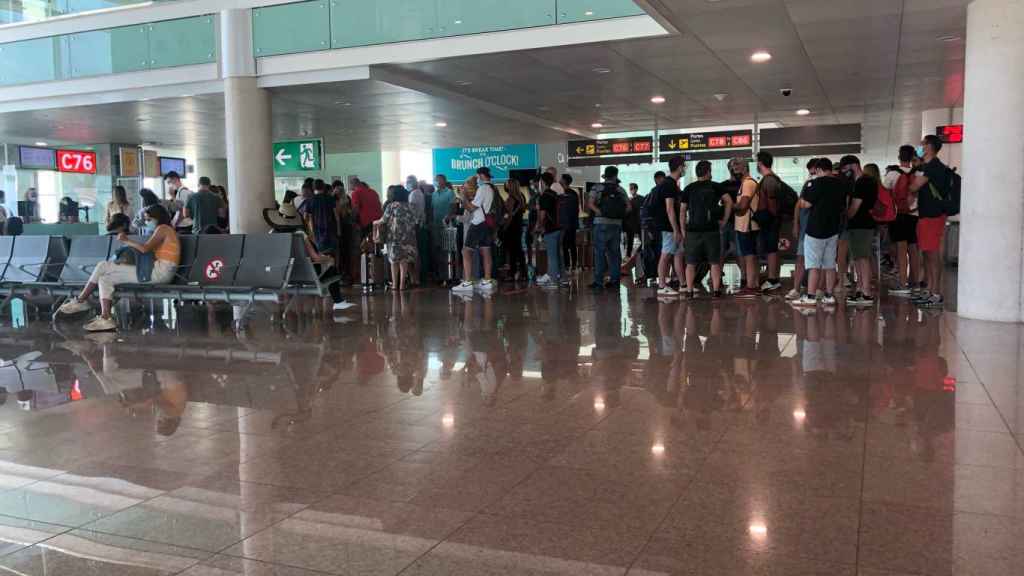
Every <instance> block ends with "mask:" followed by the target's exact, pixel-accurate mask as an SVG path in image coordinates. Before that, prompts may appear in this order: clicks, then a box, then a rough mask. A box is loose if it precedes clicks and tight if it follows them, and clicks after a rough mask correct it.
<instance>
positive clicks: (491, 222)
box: [452, 166, 501, 296]
mask: <svg viewBox="0 0 1024 576" xmlns="http://www.w3.org/2000/svg"><path fill="white" fill-rule="evenodd" d="M476 177H477V181H478V182H479V183H480V187H479V188H478V189H477V191H476V195H475V196H473V199H472V200H471V201H469V202H468V203H467V204H466V212H468V213H469V214H470V216H469V229H468V230H466V239H465V241H464V242H463V248H462V284H459V285H458V286H455V287H454V288H452V292H455V293H463V294H472V293H473V292H474V291H477V292H480V293H482V294H483V295H485V296H486V295H489V294H492V293H493V292H494V290H495V289H496V288H497V287H498V285H497V283H496V282H495V281H494V280H493V278H492V277H491V271H492V268H493V256H492V255H491V247H492V246H494V234H495V231H496V230H497V229H498V224H499V223H500V222H498V216H499V215H500V214H501V213H500V208H498V207H497V206H496V205H497V204H501V197H499V196H498V193H497V190H495V189H494V185H493V184H491V169H490V168H488V167H486V166H484V167H482V168H478V169H477V171H476ZM477 252H480V258H481V259H482V260H483V278H481V279H480V282H479V283H474V282H473V261H474V260H475V259H476V253H477Z"/></svg>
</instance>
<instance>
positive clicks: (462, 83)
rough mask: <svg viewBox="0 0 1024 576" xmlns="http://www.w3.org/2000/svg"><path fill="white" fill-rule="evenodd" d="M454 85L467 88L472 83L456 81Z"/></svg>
mask: <svg viewBox="0 0 1024 576" xmlns="http://www.w3.org/2000/svg"><path fill="white" fill-rule="evenodd" d="M455 83H456V84H458V85H459V86H469V85H470V84H472V82H470V81H469V80H456V81H455Z"/></svg>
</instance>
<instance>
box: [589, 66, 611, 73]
mask: <svg viewBox="0 0 1024 576" xmlns="http://www.w3.org/2000/svg"><path fill="white" fill-rule="evenodd" d="M592 71H593V72H596V73H597V74H608V73H609V72H611V71H612V69H611V68H605V67H603V66H598V67H597V68H594V69H593V70H592Z"/></svg>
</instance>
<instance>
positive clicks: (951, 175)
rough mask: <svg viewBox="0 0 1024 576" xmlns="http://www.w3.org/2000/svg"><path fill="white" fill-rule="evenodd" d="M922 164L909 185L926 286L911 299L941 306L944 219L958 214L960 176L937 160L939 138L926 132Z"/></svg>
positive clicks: (930, 306)
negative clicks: (913, 202)
mask: <svg viewBox="0 0 1024 576" xmlns="http://www.w3.org/2000/svg"><path fill="white" fill-rule="evenodd" d="M921 146H922V150H920V152H921V157H922V159H923V163H922V164H921V166H920V167H919V168H918V169H917V173H916V174H915V175H914V181H913V182H911V184H910V193H911V195H912V196H913V195H916V197H917V210H918V220H917V245H918V246H919V247H920V248H921V252H922V254H923V255H924V272H925V279H926V281H927V283H928V287H927V288H926V289H923V290H922V291H921V293H920V295H919V296H918V297H917V298H915V299H914V303H915V304H917V305H918V306H921V307H923V308H942V307H943V306H944V305H945V300H944V299H943V297H942V239H943V237H944V236H945V234H946V218H947V216H952V215H955V214H958V213H959V199H960V198H959V191H960V177H959V176H958V175H957V174H956V172H954V171H953V170H951V169H950V168H949V167H948V166H946V165H945V164H943V163H942V161H941V160H939V151H940V150H942V140H941V139H940V138H939V137H938V136H935V135H934V134H929V135H927V136H925V137H924V139H923V140H922V141H921Z"/></svg>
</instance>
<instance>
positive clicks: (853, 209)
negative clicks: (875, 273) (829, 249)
mask: <svg viewBox="0 0 1024 576" xmlns="http://www.w3.org/2000/svg"><path fill="white" fill-rule="evenodd" d="M839 163H840V164H842V166H843V172H844V173H846V174H849V175H850V176H852V177H853V178H854V186H853V194H852V195H851V196H850V205H849V208H847V211H846V217H847V218H848V224H847V229H846V234H847V241H848V244H849V250H850V256H851V257H852V258H853V263H854V266H855V268H856V271H857V291H856V292H854V293H853V294H850V295H849V296H848V297H847V298H846V304H847V306H873V305H874V304H875V299H874V298H872V296H871V283H872V271H871V269H872V266H871V257H872V254H871V251H872V250H871V249H872V248H873V247H874V240H875V230H876V229H877V228H878V224H876V223H875V218H874V217H873V216H872V215H871V209H872V208H874V206H875V203H876V202H877V201H878V185H879V182H878V180H876V179H875V178H873V177H872V176H869V175H867V174H865V173H864V171H863V170H862V169H861V166H860V159H858V158H857V157H856V156H852V155H850V156H844V157H843V159H842V160H840V162H839Z"/></svg>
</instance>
